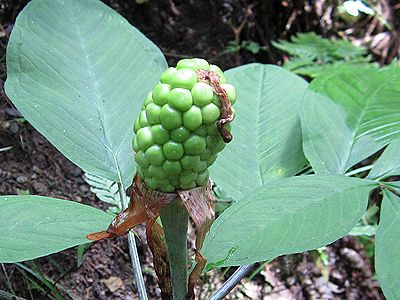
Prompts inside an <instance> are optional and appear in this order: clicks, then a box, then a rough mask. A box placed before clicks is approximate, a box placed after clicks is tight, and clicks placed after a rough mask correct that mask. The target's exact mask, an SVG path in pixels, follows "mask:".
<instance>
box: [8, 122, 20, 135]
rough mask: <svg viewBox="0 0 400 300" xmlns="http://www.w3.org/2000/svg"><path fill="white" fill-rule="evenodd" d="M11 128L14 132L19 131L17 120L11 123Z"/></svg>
mask: <svg viewBox="0 0 400 300" xmlns="http://www.w3.org/2000/svg"><path fill="white" fill-rule="evenodd" d="M9 130H10V131H11V132H12V133H17V132H18V130H19V126H18V124H17V123H15V122H13V123H11V124H10V127H9Z"/></svg>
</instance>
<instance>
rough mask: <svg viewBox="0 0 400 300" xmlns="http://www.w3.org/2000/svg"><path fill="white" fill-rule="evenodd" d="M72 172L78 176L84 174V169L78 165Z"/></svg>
mask: <svg viewBox="0 0 400 300" xmlns="http://www.w3.org/2000/svg"><path fill="white" fill-rule="evenodd" d="M71 174H72V175H73V176H75V177H78V176H80V175H81V174H82V170H81V169H80V168H79V167H76V168H74V169H73V170H72V172H71Z"/></svg>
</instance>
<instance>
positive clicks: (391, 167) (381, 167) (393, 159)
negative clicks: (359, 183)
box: [368, 139, 400, 179]
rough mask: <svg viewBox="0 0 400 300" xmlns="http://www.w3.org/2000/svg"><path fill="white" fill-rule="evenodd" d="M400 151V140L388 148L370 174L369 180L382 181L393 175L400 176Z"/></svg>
mask: <svg viewBox="0 0 400 300" xmlns="http://www.w3.org/2000/svg"><path fill="white" fill-rule="evenodd" d="M399 150H400V139H399V140H397V141H394V142H393V143H391V144H390V145H389V146H387V148H386V149H385V151H384V152H383V153H382V155H381V157H380V158H379V159H378V161H377V162H376V163H375V165H374V167H373V168H372V170H371V171H370V173H369V174H368V178H371V179H382V178H386V177H389V176H393V175H400V155H399Z"/></svg>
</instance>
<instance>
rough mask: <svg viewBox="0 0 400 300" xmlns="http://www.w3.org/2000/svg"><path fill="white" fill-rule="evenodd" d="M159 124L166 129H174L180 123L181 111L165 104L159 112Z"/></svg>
mask: <svg viewBox="0 0 400 300" xmlns="http://www.w3.org/2000/svg"><path fill="white" fill-rule="evenodd" d="M160 121H161V124H162V125H163V126H164V127H165V128H167V129H170V130H171V129H175V128H178V127H179V126H181V125H182V113H181V112H180V111H179V110H177V109H175V108H173V107H171V106H169V105H168V104H165V105H164V106H163V107H162V109H161V112H160Z"/></svg>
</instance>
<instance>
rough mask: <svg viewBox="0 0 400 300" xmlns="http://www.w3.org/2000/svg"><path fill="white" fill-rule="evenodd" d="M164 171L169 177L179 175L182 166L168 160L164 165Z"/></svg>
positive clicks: (177, 162)
mask: <svg viewBox="0 0 400 300" xmlns="http://www.w3.org/2000/svg"><path fill="white" fill-rule="evenodd" d="M163 169H164V171H165V173H166V174H167V175H171V176H174V175H179V173H180V172H181V171H182V167H181V164H180V163H179V161H173V160H166V161H165V162H164V164H163Z"/></svg>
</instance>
